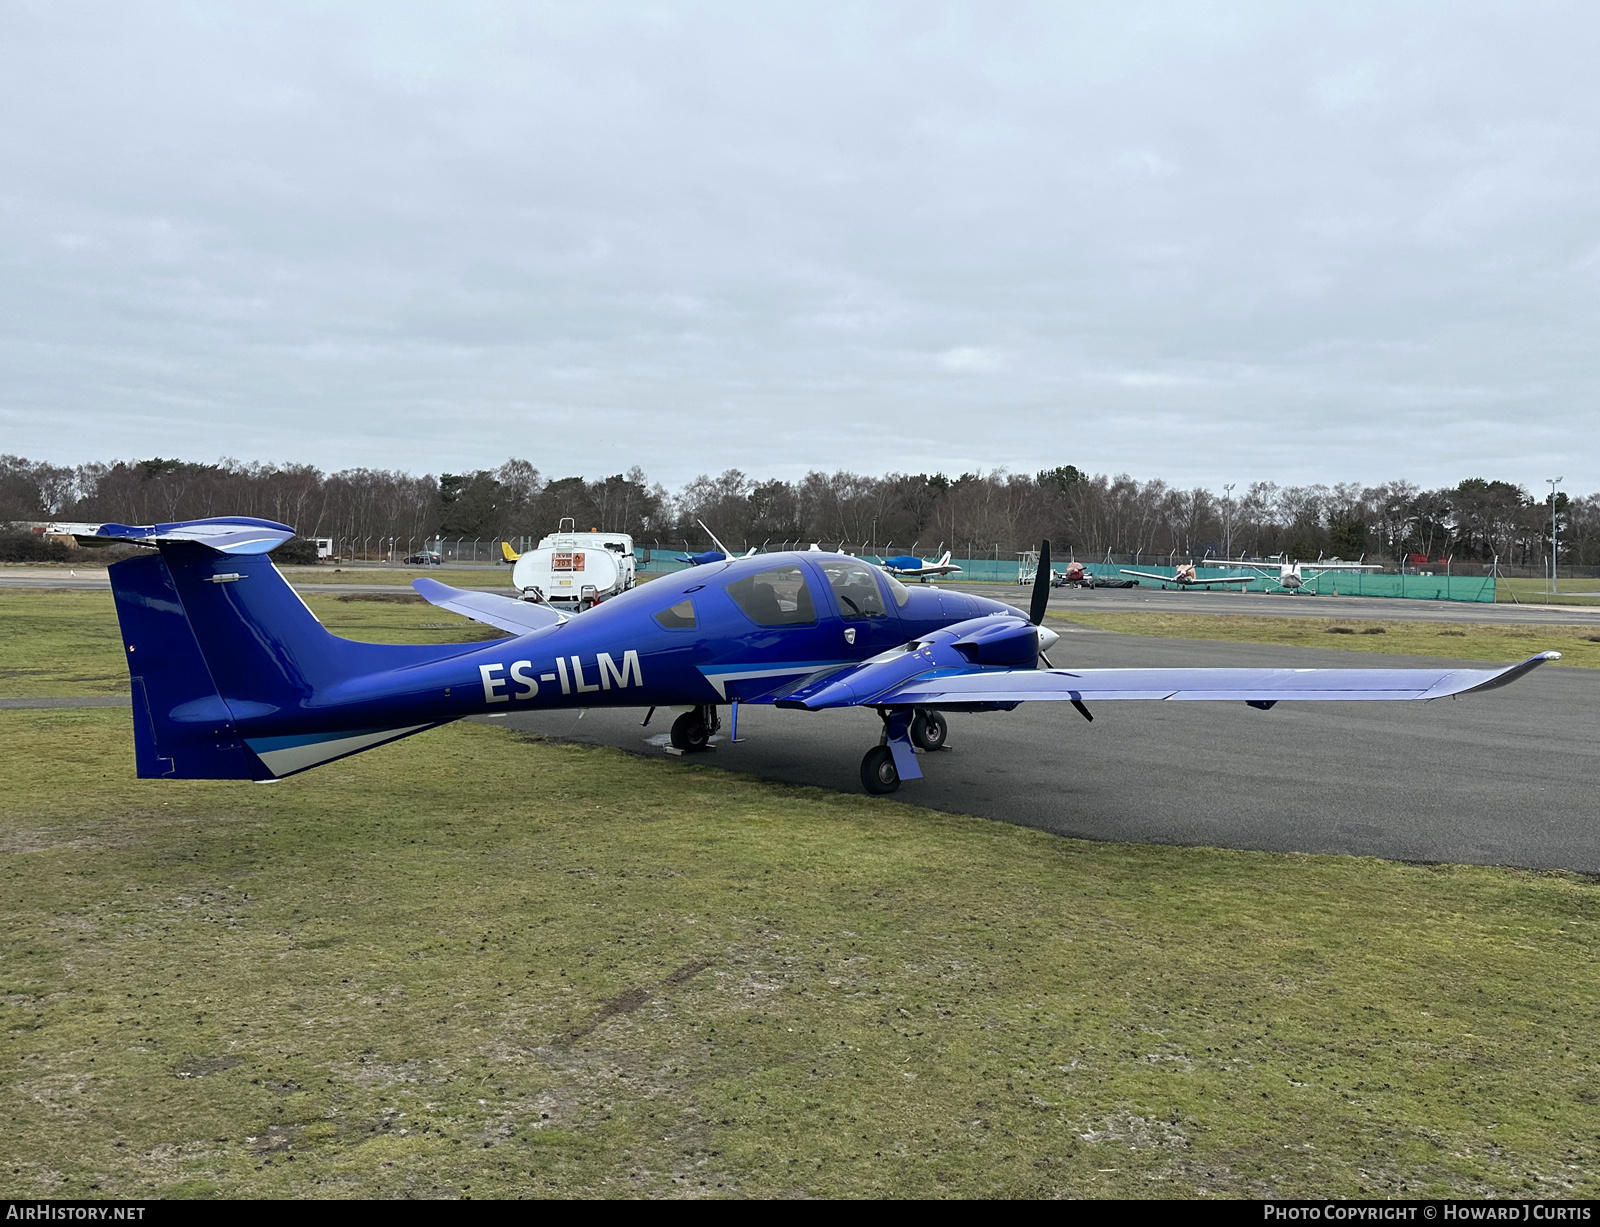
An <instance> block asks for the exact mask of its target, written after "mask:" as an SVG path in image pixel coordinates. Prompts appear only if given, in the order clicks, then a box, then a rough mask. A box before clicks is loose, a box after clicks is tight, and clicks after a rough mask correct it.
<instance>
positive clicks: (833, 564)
mask: <svg viewBox="0 0 1600 1227" xmlns="http://www.w3.org/2000/svg"><path fill="white" fill-rule="evenodd" d="M818 565H819V566H821V567H822V573H823V574H824V575H826V576H827V577H828V584H829V586H830V587H832V589H833V597H834V600H836V601H838V602H839V612H840V613H841V614H843V615H844V617H845V620H846V621H847V622H848V621H851V620H854V619H856V618H886V617H888V616H889V611H888V610H887V609H885V608H884V605H883V593H882V591H880V590H879V588H878V578H877V576H876V575H875V574H874V572H875V571H876V568H875V567H869V566H867V564H866V563H864V562H849V561H846V560H844V559H839V558H830V559H828V560H827V561H826V562H823V563H819V564H818Z"/></svg>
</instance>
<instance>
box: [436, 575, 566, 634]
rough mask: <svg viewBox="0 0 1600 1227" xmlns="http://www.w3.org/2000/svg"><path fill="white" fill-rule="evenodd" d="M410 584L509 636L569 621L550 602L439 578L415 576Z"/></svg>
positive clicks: (441, 604) (439, 603) (438, 602)
mask: <svg viewBox="0 0 1600 1227" xmlns="http://www.w3.org/2000/svg"><path fill="white" fill-rule="evenodd" d="M411 586H412V587H413V588H415V589H416V590H417V591H418V592H419V593H421V594H422V598H423V599H424V600H425V601H427V602H428V603H429V604H430V605H437V606H438V607H439V608H440V609H448V610H449V611H450V612H451V613H458V614H460V615H461V616H462V617H464V618H471V619H472V620H473V621H474V622H482V623H483V624H484V625H486V626H493V627H497V628H499V629H500V630H503V631H505V632H506V633H507V634H508V635H526V634H527V633H528V632H529V631H542V630H543V629H544V628H545V627H547V626H556V625H558V624H560V623H562V622H565V621H566V620H567V619H566V615H564V614H561V613H558V612H556V610H554V609H552V608H551V607H550V606H548V605H536V604H534V603H533V602H532V601H519V600H517V599H516V598H515V597H509V596H500V595H498V594H497V593H493V592H469V591H467V590H465V589H462V588H452V587H451V586H450V585H449V584H441V583H440V582H439V581H438V580H436V579H414V580H412V581H411Z"/></svg>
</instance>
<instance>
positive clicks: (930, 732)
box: [911, 710, 950, 752]
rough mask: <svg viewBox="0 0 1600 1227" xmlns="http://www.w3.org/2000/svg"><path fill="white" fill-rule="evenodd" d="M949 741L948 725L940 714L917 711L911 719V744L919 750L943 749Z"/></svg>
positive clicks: (929, 711)
mask: <svg viewBox="0 0 1600 1227" xmlns="http://www.w3.org/2000/svg"><path fill="white" fill-rule="evenodd" d="M949 739H950V723H949V721H947V720H946V719H945V718H944V714H943V713H942V712H936V711H931V710H927V711H919V712H917V714H916V715H915V716H913V717H912V718H911V743H912V744H913V745H914V746H916V747H917V749H919V750H927V751H929V752H932V751H934V750H942V749H944V743H945V742H946V741H948V740H949Z"/></svg>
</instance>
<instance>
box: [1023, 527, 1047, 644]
mask: <svg viewBox="0 0 1600 1227" xmlns="http://www.w3.org/2000/svg"><path fill="white" fill-rule="evenodd" d="M1048 604H1050V538H1049V537H1046V538H1045V539H1044V540H1043V541H1041V542H1039V569H1038V570H1037V571H1035V572H1034V573H1033V604H1032V605H1031V606H1030V607H1029V609H1028V621H1030V622H1032V623H1033V624H1034V625H1035V626H1038V625H1039V624H1040V623H1042V622H1043V621H1044V611H1045V606H1047V605H1048Z"/></svg>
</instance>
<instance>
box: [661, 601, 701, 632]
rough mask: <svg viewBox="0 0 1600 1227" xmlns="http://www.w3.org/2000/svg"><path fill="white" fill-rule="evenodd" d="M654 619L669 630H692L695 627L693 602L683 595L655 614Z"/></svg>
mask: <svg viewBox="0 0 1600 1227" xmlns="http://www.w3.org/2000/svg"><path fill="white" fill-rule="evenodd" d="M656 621H657V622H659V623H660V624H661V625H662V626H664V627H666V628H667V629H668V630H669V631H692V630H693V629H694V627H695V620H694V602H693V601H691V600H690V599H689V598H688V597H684V598H683V600H681V601H679V602H678V603H677V604H676V605H670V606H668V607H667V608H666V609H663V610H662V611H661V612H660V613H658V614H656Z"/></svg>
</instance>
